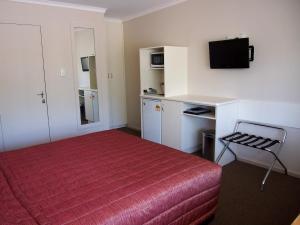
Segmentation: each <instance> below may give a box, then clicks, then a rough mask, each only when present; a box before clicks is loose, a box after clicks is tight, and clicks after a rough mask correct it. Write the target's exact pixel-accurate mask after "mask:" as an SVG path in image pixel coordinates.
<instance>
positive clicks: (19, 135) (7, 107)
mask: <svg viewBox="0 0 300 225" xmlns="http://www.w3.org/2000/svg"><path fill="white" fill-rule="evenodd" d="M0 30H1V35H0V62H1V66H0V116H1V124H0V125H1V126H0V128H1V130H2V139H3V141H2V142H3V143H2V145H3V146H2V147H3V149H2V150H11V149H16V148H20V147H25V146H30V145H35V144H39V143H45V142H49V141H50V137H49V126H48V116H47V104H46V95H45V93H46V92H45V80H44V68H43V67H44V64H43V55H42V54H43V52H42V44H41V31H40V26H32V25H14V24H0ZM0 133H1V132H0Z"/></svg>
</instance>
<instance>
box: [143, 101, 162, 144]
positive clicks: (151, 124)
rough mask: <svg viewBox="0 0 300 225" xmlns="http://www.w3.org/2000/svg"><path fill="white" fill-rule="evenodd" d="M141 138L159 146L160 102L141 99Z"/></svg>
mask: <svg viewBox="0 0 300 225" xmlns="http://www.w3.org/2000/svg"><path fill="white" fill-rule="evenodd" d="M142 104H143V138H144V139H146V140H148V141H152V142H155V143H159V144H161V102H160V101H159V100H151V99H143V103H142Z"/></svg>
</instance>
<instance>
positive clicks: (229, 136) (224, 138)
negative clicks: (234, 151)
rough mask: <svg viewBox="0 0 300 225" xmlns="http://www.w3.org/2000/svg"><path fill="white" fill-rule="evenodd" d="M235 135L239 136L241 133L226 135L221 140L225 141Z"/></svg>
mask: <svg viewBox="0 0 300 225" xmlns="http://www.w3.org/2000/svg"><path fill="white" fill-rule="evenodd" d="M237 134H241V132H235V133H233V134H229V135H227V136H225V137H222V139H223V140H225V141H226V139H227V138H231V137H233V136H235V135H237Z"/></svg>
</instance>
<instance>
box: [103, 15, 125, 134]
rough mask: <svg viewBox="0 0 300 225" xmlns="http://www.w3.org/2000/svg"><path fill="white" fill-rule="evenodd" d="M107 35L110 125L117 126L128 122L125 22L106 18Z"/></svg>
mask: <svg viewBox="0 0 300 225" xmlns="http://www.w3.org/2000/svg"><path fill="white" fill-rule="evenodd" d="M106 35H107V38H106V39H107V42H106V43H107V71H108V73H109V74H110V77H109V79H108V83H109V99H110V101H109V102H110V127H111V128H117V127H122V126H126V124H127V112H126V90H125V88H126V86H125V66H124V32H123V23H121V22H120V21H115V20H109V19H108V20H106Z"/></svg>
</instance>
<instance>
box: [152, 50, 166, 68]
mask: <svg viewBox="0 0 300 225" xmlns="http://www.w3.org/2000/svg"><path fill="white" fill-rule="evenodd" d="M164 64H165V62H164V53H163V52H153V53H151V67H152V68H164Z"/></svg>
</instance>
